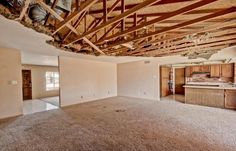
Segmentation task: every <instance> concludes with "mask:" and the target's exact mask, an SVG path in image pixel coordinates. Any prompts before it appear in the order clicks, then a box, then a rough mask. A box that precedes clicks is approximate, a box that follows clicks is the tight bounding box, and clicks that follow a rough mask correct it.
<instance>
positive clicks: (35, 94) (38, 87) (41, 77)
mask: <svg viewBox="0 0 236 151" xmlns="http://www.w3.org/2000/svg"><path fill="white" fill-rule="evenodd" d="M22 69H27V70H31V77H32V98H33V99H40V98H45V97H53V96H59V90H52V91H46V79H45V74H46V72H47V71H52V72H58V67H52V66H36V65H22Z"/></svg>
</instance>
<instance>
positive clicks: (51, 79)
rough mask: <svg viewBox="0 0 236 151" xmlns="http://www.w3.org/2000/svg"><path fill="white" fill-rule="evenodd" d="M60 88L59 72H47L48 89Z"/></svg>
mask: <svg viewBox="0 0 236 151" xmlns="http://www.w3.org/2000/svg"><path fill="white" fill-rule="evenodd" d="M58 89H59V73H58V72H46V91H52V90H58Z"/></svg>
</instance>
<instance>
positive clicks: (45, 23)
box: [44, 0, 58, 25]
mask: <svg viewBox="0 0 236 151" xmlns="http://www.w3.org/2000/svg"><path fill="white" fill-rule="evenodd" d="M57 2H58V0H54V1H53V3H52V6H51V9H54V8H55V7H56V5H57ZM49 17H50V13H48V14H47V16H46V19H45V22H44V25H47V22H48V19H49Z"/></svg>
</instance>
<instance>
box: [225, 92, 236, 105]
mask: <svg viewBox="0 0 236 151" xmlns="http://www.w3.org/2000/svg"><path fill="white" fill-rule="evenodd" d="M225 108H228V109H236V90H225Z"/></svg>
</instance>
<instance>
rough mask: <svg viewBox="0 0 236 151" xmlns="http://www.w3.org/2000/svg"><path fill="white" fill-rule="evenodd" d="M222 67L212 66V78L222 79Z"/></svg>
mask: <svg viewBox="0 0 236 151" xmlns="http://www.w3.org/2000/svg"><path fill="white" fill-rule="evenodd" d="M220 73H221V65H219V64H215V65H211V77H220Z"/></svg>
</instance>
